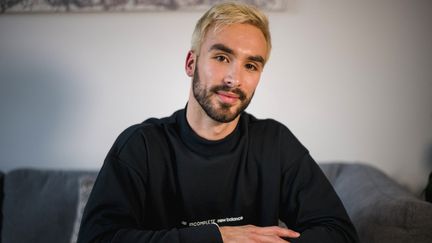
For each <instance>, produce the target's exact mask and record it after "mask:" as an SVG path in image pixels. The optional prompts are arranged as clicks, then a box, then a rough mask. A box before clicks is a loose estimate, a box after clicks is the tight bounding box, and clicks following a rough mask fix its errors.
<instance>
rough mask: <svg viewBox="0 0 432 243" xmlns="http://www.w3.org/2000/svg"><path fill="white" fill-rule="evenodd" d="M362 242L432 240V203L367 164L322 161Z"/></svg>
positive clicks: (396, 242)
mask: <svg viewBox="0 0 432 243" xmlns="http://www.w3.org/2000/svg"><path fill="white" fill-rule="evenodd" d="M321 168H322V169H323V171H324V173H325V174H326V175H327V176H328V178H329V180H330V182H331V183H332V184H333V186H334V188H335V190H336V192H337V193H338V195H339V197H340V198H341V200H342V202H343V203H344V205H345V208H346V209H347V212H348V214H349V215H350V217H351V220H352V221H353V223H354V225H355V226H356V229H357V232H358V234H359V237H360V242H368V243H387V242H392V243H399V242H400V243H402V242H403V243H406V242H425V243H426V242H432V204H430V203H428V202H425V201H422V200H420V199H419V198H416V197H414V196H413V195H412V194H411V193H409V192H408V191H407V190H406V189H405V188H403V187H402V186H400V185H398V184H397V183H396V182H395V181H394V180H392V179H391V178H389V177H388V176H387V175H385V174H384V173H383V172H381V171H380V170H378V169H376V168H374V167H372V166H369V165H365V164H342V163H341V164H321Z"/></svg>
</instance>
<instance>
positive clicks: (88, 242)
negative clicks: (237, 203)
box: [78, 142, 222, 243]
mask: <svg viewBox="0 0 432 243" xmlns="http://www.w3.org/2000/svg"><path fill="white" fill-rule="evenodd" d="M121 147H123V146H121V144H120V145H119V142H116V144H115V145H114V147H113V149H111V151H110V153H109V154H108V156H107V158H106V160H105V162H104V165H103V167H102V169H101V170H100V172H99V174H98V177H97V179H96V182H95V184H94V186H93V190H92V192H91V195H90V197H89V200H88V202H87V205H86V208H85V210H84V214H83V218H82V222H81V227H80V232H79V236H78V243H96V242H111V243H144V242H148V243H164V242H166V243H168V242H169V243H180V242H188V243H189V242H196V243H199V242H201V243H202V242H208V243H221V242H222V238H221V235H220V232H219V229H218V227H217V226H216V225H203V226H197V227H184V228H180V227H179V228H176V227H175V226H174V227H170V228H168V227H167V228H166V229H165V228H163V229H156V230H155V229H150V227H145V224H144V223H143V222H144V221H145V220H144V219H143V217H145V215H146V210H147V209H146V201H148V199H147V198H146V186H145V185H146V183H145V173H143V172H142V171H141V170H140V169H139V168H136V166H135V165H136V164H138V163H134V162H132V163H131V162H130V161H124V160H125V159H131V160H133V158H136V157H137V156H134V155H133V154H134V153H135V152H136V153H140V154H142V153H144V154H145V151H142V150H145V146H144V147H142V146H139V147H140V149H141V151H138V149H137V146H132V147H127V146H126V148H121ZM119 148H120V149H122V153H123V155H122V156H121V158H119V157H118V154H119V153H118V151H116V150H118V149H119ZM124 154H126V156H124ZM138 157H139V159H142V158H145V156H142V155H140V156H138ZM140 164H145V163H140Z"/></svg>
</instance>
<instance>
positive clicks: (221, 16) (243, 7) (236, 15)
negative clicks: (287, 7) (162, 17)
mask: <svg viewBox="0 0 432 243" xmlns="http://www.w3.org/2000/svg"><path fill="white" fill-rule="evenodd" d="M230 24H250V25H253V26H255V27H257V28H258V29H259V30H261V32H262V33H263V35H264V38H265V40H266V44H267V55H266V57H265V61H267V60H268V58H269V56H270V51H271V36H270V30H269V21H268V18H267V16H266V15H265V14H264V13H263V12H261V11H260V10H259V9H258V8H257V7H255V6H252V5H247V4H243V3H236V2H228V3H220V4H216V5H214V6H213V7H211V8H210V9H209V10H207V12H205V13H204V15H203V16H202V17H201V18H200V19H199V20H198V22H197V23H196V25H195V29H194V32H193V34H192V43H191V44H192V46H191V50H192V51H193V52H194V53H195V54H197V55H199V52H200V48H201V45H202V43H203V41H204V37H205V35H206V34H207V32H208V31H209V30H210V28H211V27H214V29H213V30H214V31H217V30H219V29H220V28H222V27H224V26H226V25H230Z"/></svg>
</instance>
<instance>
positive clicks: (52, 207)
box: [2, 169, 95, 243]
mask: <svg viewBox="0 0 432 243" xmlns="http://www.w3.org/2000/svg"><path fill="white" fill-rule="evenodd" d="M84 174H95V172H79V171H54V170H33V169H20V170H15V171H11V172H9V173H7V174H6V176H5V180H4V194H5V197H4V202H3V212H4V221H3V232H2V242H3V243H16V242H32V243H39V242H40V243H42V242H43V243H47V242H56V243H63V242H64V243H69V242H70V237H71V233H72V228H73V219H74V218H75V215H76V205H77V200H78V195H77V194H78V193H77V192H78V178H79V177H80V176H82V175H84Z"/></svg>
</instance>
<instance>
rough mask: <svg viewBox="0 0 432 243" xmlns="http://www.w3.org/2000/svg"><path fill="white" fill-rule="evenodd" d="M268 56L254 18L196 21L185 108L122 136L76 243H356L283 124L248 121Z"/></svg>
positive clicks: (262, 26) (242, 8)
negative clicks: (250, 105)
mask: <svg viewBox="0 0 432 243" xmlns="http://www.w3.org/2000/svg"><path fill="white" fill-rule="evenodd" d="M270 49H271V41H270V33H269V29H268V21H267V18H266V16H265V15H263V14H262V13H261V12H260V11H258V10H257V9H256V8H254V7H251V6H247V5H241V4H233V3H227V4H219V5H216V6H214V7H213V8H211V9H210V10H208V11H207V12H206V13H205V14H204V16H203V17H202V18H201V19H200V20H199V21H198V23H197V25H196V27H195V31H194V33H193V37H192V48H191V51H189V53H188V54H187V57H186V63H185V70H186V73H187V75H188V76H189V77H191V78H192V85H191V92H190V96H189V101H188V103H187V106H186V108H185V109H183V110H180V111H177V112H175V113H174V114H173V115H172V116H171V117H167V118H163V119H154V118H153V119H149V120H147V121H145V122H143V123H142V124H138V125H135V126H132V127H130V128H128V129H127V130H126V131H124V132H123V133H122V134H121V135H120V136H119V138H118V139H117V141H116V142H115V144H114V145H113V147H112V149H111V150H110V151H109V153H108V155H107V158H106V160H105V163H104V165H103V167H102V169H101V171H100V173H99V175H98V179H97V180H96V183H95V185H94V188H93V192H92V194H91V196H90V199H89V201H88V203H87V206H86V210H85V213H84V216H83V221H82V225H81V229H80V235H79V239H78V242H80V243H87V242H112V243H114V242H121V243H128V242H135V243H138V242H170V243H175V242H200V243H206V242H224V243H231V242H320V243H323V242H329V243H330V242H331V243H336V242H357V236H356V233H355V229H354V228H353V225H352V224H351V222H350V219H349V217H348V216H347V214H346V212H345V209H344V207H343V205H342V203H341V202H340V200H339V198H338V197H337V195H336V193H335V192H334V190H333V188H332V187H331V185H330V184H329V182H328V181H327V179H326V178H325V176H324V175H323V173H322V172H321V170H320V169H319V167H318V165H317V164H316V163H315V162H314V160H313V159H312V158H311V157H310V155H309V153H308V151H307V150H306V149H305V148H304V147H303V146H302V145H301V144H300V143H299V142H298V140H297V139H296V138H295V137H294V136H293V135H292V134H291V132H290V131H289V130H288V129H287V128H286V127H285V126H283V125H282V124H280V123H278V122H276V121H274V120H258V119H256V118H255V117H253V116H252V115H249V114H247V113H246V112H244V110H245V109H246V107H247V106H248V104H249V102H250V101H251V99H252V96H253V94H254V92H255V88H256V87H257V84H258V81H259V79H260V75H261V72H262V71H263V68H264V65H265V63H266V61H267V60H268V57H269V53H270ZM279 219H280V220H281V221H283V222H284V223H285V224H286V225H287V226H288V228H289V229H286V228H280V227H278V226H276V225H278V220H279Z"/></svg>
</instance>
